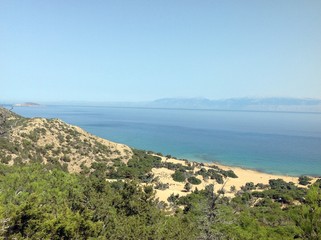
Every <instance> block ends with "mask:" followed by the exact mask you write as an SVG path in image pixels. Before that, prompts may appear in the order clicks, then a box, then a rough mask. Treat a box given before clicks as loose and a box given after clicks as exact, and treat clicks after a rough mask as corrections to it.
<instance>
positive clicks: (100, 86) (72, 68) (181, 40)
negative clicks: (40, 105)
mask: <svg viewBox="0 0 321 240" xmlns="http://www.w3.org/2000/svg"><path fill="white" fill-rule="evenodd" d="M320 13H321V1H320V0H309V1H305V0H300V1H298V0H282V1H280V0H269V1H257V0H252V1H251V0H244V1H240V0H234V1H233V0H230V1H221V0H211V1H208V0H202V1H196V0H194V1H191V0H181V1H178V0H153V1H151V0H145V1H143V0H137V1H135V0H128V1H124V0H117V1H116V0H115V1H108V0H104V1H98V0H90V1H89V0H88V1H82V0H77V1H76V0H74V1H73V0H69V1H64V0H55V1H42V0H39V1H31V0H29V1H28V0H26V1H16V0H0V89H1V90H2V91H1V94H0V102H1V101H2V102H4V101H22V102H25V101H32V102H59V101H90V102H110V101H150V100H154V99H159V98H165V97H180V98H184V97H187V98H193V97H204V98H209V99H222V98H237V97H300V98H302V97H303V98H321V14H320Z"/></svg>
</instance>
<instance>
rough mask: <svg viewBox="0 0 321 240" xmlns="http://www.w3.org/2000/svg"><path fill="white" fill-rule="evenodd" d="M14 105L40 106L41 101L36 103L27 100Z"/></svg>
mask: <svg viewBox="0 0 321 240" xmlns="http://www.w3.org/2000/svg"><path fill="white" fill-rule="evenodd" d="M13 106H14V107H38V106H40V104H39V103H34V102H25V103H16V104H13Z"/></svg>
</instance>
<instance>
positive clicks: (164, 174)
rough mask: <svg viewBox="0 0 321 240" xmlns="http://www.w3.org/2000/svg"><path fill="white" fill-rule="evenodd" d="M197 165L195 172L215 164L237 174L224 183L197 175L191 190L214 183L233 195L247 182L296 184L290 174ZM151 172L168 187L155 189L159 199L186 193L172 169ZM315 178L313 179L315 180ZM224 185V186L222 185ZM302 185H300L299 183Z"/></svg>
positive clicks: (176, 160)
mask: <svg viewBox="0 0 321 240" xmlns="http://www.w3.org/2000/svg"><path fill="white" fill-rule="evenodd" d="M161 158H162V161H163V162H172V163H181V164H182V165H186V162H185V161H183V160H178V159H174V158H169V159H168V158H166V157H161ZM197 165H198V166H196V167H195V170H194V172H197V171H198V170H200V169H201V168H202V167H203V168H206V169H209V166H210V165H216V166H218V167H219V168H221V169H223V170H233V171H234V173H235V174H236V175H237V176H238V178H226V179H225V182H224V184H218V183H217V182H216V181H215V180H212V179H209V180H207V181H204V180H203V178H202V176H200V175H197V178H199V179H200V180H202V183H201V184H199V185H193V187H192V189H191V190H195V188H196V187H197V188H198V189H199V190H201V189H204V188H205V186H206V185H209V184H214V189H215V191H218V190H221V189H223V190H224V192H225V194H224V196H227V197H233V196H234V195H235V193H236V192H237V191H239V190H240V189H241V187H242V186H244V185H245V184H246V183H247V182H253V183H254V184H258V183H263V184H268V183H269V180H270V179H278V178H280V179H283V180H284V181H286V182H293V183H295V185H298V177H292V176H283V175H274V174H268V173H263V172H259V171H255V170H250V169H244V168H240V167H230V166H225V165H222V164H216V163H213V164H208V163H206V164H204V166H201V165H200V164H199V163H197ZM152 171H153V173H154V175H155V177H159V182H161V183H168V184H169V188H168V189H166V190H156V197H157V198H159V200H160V201H165V202H167V198H168V197H169V196H170V195H171V194H172V193H174V194H179V195H180V196H185V195H186V194H188V192H186V191H185V190H184V185H185V182H176V181H174V180H173V179H172V177H171V175H172V174H173V173H174V171H173V170H169V169H167V168H153V170H152ZM315 180H316V178H314V179H313V181H315ZM223 185H224V187H223ZM231 186H234V187H235V191H233V192H231ZM300 186H301V187H303V186H302V185H300Z"/></svg>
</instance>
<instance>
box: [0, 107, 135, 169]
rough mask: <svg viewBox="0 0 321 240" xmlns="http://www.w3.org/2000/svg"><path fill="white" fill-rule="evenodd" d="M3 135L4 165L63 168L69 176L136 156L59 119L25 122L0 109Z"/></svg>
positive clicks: (0, 140)
mask: <svg viewBox="0 0 321 240" xmlns="http://www.w3.org/2000/svg"><path fill="white" fill-rule="evenodd" d="M0 114H1V115H0V116H1V119H2V122H3V124H2V130H1V132H2V135H4V136H5V137H3V138H0V156H1V161H2V162H3V163H6V164H9V165H13V164H14V163H29V162H39V163H44V164H47V163H51V164H60V165H61V166H62V167H64V168H66V169H68V171H69V172H80V171H81V168H84V167H90V166H91V165H92V164H93V163H94V162H104V163H106V164H107V165H112V164H113V162H114V161H115V160H121V161H123V162H124V163H126V162H127V161H128V160H129V159H130V158H131V157H132V155H133V153H132V150H131V149H130V148H129V147H128V146H126V145H123V144H118V143H114V142H111V141H107V140H105V139H102V138H99V137H96V136H93V135H92V134H90V133H88V132H85V131H84V130H82V129H80V128H79V127H76V126H72V125H69V124H67V123H64V122H63V121H61V120H59V119H44V118H31V119H29V118H23V117H21V116H19V115H17V114H14V113H12V112H10V111H8V110H6V109H4V108H1V109H0Z"/></svg>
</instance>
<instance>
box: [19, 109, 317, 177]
mask: <svg viewBox="0 0 321 240" xmlns="http://www.w3.org/2000/svg"><path fill="white" fill-rule="evenodd" d="M14 112H16V113H18V114H21V115H22V116H25V117H47V118H60V119H62V120H64V121H66V122H67V123H70V124H74V125H78V126H80V127H82V128H84V129H85V130H87V131H88V132H90V133H92V134H95V135H98V136H100V137H103V138H106V139H109V140H112V141H115V142H120V143H124V144H127V145H129V146H131V147H135V148H140V149H146V150H152V151H155V152H162V153H163V154H171V155H173V156H176V157H179V158H186V159H189V160H196V161H200V162H219V163H222V164H226V165H233V166H240V167H245V168H252V169H257V170H261V171H264V172H268V173H277V174H287V175H303V174H308V175H317V176H320V175H321V114H320V113H285V112H254V111H252V112H251V111H214V110H181V109H152V108H113V107H103V106H99V107H93V106H41V107H16V108H14Z"/></svg>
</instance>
